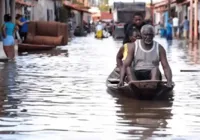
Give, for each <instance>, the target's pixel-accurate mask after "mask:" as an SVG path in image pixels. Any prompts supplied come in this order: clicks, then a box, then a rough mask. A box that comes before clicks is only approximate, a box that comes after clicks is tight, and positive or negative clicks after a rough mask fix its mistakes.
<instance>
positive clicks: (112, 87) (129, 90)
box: [106, 68, 174, 100]
mask: <svg viewBox="0 0 200 140" xmlns="http://www.w3.org/2000/svg"><path fill="white" fill-rule="evenodd" d="M119 77H120V74H119V70H118V69H117V68H116V69H114V70H113V72H112V73H111V74H110V75H109V76H108V78H107V81H106V86H107V88H108V92H112V93H116V94H122V95H126V96H129V97H133V98H136V99H140V100H153V99H163V98H169V97H171V96H172V90H173V88H174V86H173V87H171V88H170V87H167V86H166V84H167V81H160V80H157V81H152V80H142V81H130V82H128V83H127V82H125V84H124V86H123V87H118V86H117V85H118V83H119V81H120V80H119Z"/></svg>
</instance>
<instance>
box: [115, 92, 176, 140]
mask: <svg viewBox="0 0 200 140" xmlns="http://www.w3.org/2000/svg"><path fill="white" fill-rule="evenodd" d="M112 96H113V97H114V98H116V104H117V105H118V106H119V107H120V110H118V111H117V112H116V114H117V116H118V117H119V118H121V119H118V120H119V122H118V123H119V126H124V125H128V126H129V127H128V128H129V129H127V130H126V131H120V133H123V134H127V135H129V136H130V138H136V137H137V138H138V139H146V138H149V137H157V138H158V137H167V136H169V135H170V134H169V133H167V132H165V131H166V129H167V128H168V127H167V125H168V123H167V120H168V119H171V118H172V116H173V115H172V113H171V108H172V105H173V101H172V100H168V101H139V100H134V99H131V98H127V97H123V96H120V95H112ZM159 131H162V133H159Z"/></svg>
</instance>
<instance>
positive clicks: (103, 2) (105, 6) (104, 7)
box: [99, 0, 110, 11]
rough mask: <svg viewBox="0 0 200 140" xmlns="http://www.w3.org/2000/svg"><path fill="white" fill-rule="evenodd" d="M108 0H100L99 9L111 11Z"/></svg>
mask: <svg viewBox="0 0 200 140" xmlns="http://www.w3.org/2000/svg"><path fill="white" fill-rule="evenodd" d="M109 8H110V7H109V5H108V0H100V5H99V9H100V11H109Z"/></svg>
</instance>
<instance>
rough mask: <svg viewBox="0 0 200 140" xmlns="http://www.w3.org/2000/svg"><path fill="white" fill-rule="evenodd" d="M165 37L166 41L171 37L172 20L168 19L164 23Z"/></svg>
mask: <svg viewBox="0 0 200 140" xmlns="http://www.w3.org/2000/svg"><path fill="white" fill-rule="evenodd" d="M166 39H167V41H169V40H172V39H173V35H172V20H171V19H168V22H167V25H166Z"/></svg>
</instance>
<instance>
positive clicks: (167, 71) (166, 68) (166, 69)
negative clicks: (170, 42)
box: [159, 45, 172, 82]
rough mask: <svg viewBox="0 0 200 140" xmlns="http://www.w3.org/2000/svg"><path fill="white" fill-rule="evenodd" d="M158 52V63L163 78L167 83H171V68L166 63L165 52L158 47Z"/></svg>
mask: <svg viewBox="0 0 200 140" xmlns="http://www.w3.org/2000/svg"><path fill="white" fill-rule="evenodd" d="M159 50H160V51H159V52H160V61H161V64H162V67H163V70H164V73H165V77H166V79H167V81H168V82H172V71H171V68H170V66H169V63H168V61H167V57H166V51H165V49H164V48H163V47H162V46H161V45H160V46H159Z"/></svg>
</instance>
